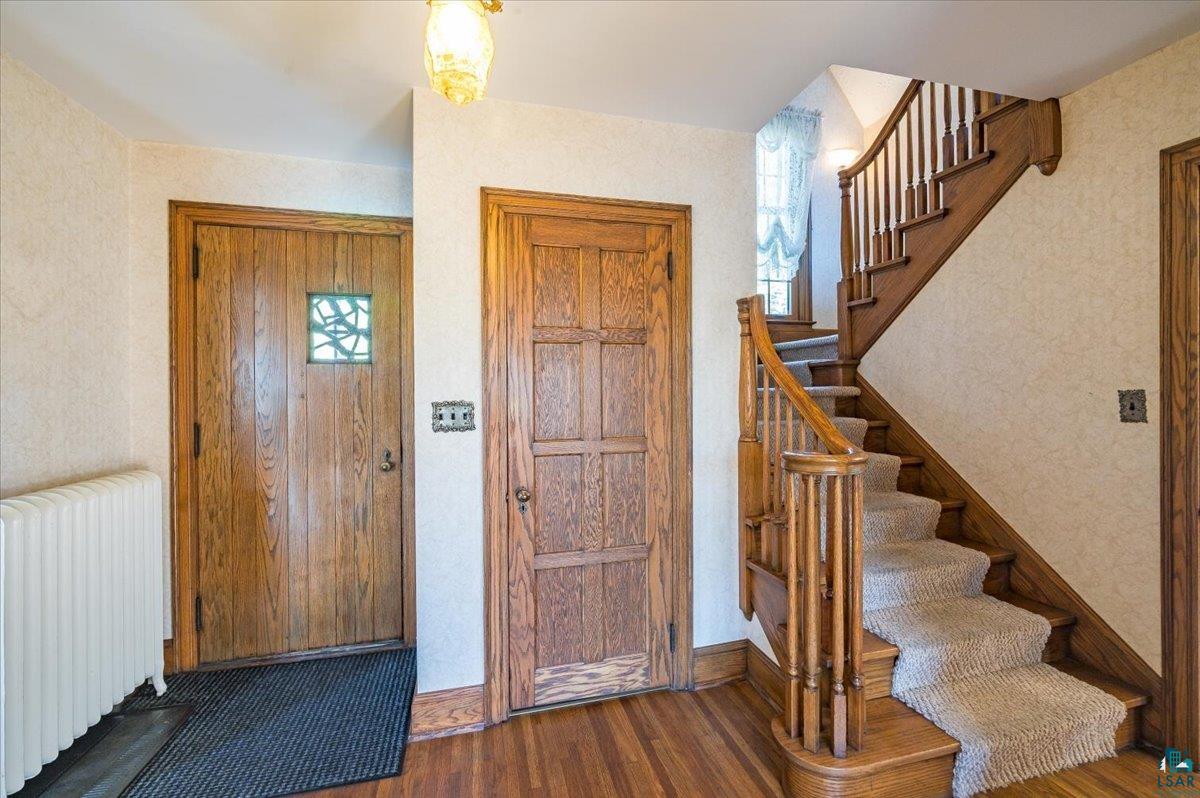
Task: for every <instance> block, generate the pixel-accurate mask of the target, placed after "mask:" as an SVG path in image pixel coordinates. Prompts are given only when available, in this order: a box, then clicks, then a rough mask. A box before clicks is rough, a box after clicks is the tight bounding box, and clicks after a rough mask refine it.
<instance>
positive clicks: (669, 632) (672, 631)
mask: <svg viewBox="0 0 1200 798" xmlns="http://www.w3.org/2000/svg"><path fill="white" fill-rule="evenodd" d="M667 637H668V638H670V642H671V653H672V654H674V653H675V624H674V623H669V624H667Z"/></svg>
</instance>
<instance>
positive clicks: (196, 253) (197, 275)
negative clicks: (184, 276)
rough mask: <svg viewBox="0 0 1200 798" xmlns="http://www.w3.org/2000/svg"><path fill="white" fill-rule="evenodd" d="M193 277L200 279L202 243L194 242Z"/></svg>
mask: <svg viewBox="0 0 1200 798" xmlns="http://www.w3.org/2000/svg"><path fill="white" fill-rule="evenodd" d="M192 279H193V280H199V279H200V245H199V244H192Z"/></svg>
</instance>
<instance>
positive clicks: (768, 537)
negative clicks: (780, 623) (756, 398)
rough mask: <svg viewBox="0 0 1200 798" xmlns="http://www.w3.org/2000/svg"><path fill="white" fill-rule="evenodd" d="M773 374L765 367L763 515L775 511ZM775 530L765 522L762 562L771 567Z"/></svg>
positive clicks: (763, 380)
mask: <svg viewBox="0 0 1200 798" xmlns="http://www.w3.org/2000/svg"><path fill="white" fill-rule="evenodd" d="M770 396H771V376H770V374H769V373H768V372H767V370H766V368H765V367H764V368H763V370H762V397H761V398H760V401H761V402H762V432H761V433H760V435H759V437H760V438H761V439H762V442H763V450H762V506H763V515H764V516H767V517H769V516H770V515H771V513H772V512H773V507H772V503H771V459H772V457H774V454H773V453H772V452H771V401H770ZM773 538H774V530H773V528H772V526H771V522H770V521H764V522H763V534H762V562H763V564H764V565H766V566H768V567H770V566H771V561H772V560H773V559H774V546H773V543H774V539H773Z"/></svg>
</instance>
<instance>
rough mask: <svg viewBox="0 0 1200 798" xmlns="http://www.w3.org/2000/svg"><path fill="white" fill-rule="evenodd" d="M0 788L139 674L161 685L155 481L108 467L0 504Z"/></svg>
mask: <svg viewBox="0 0 1200 798" xmlns="http://www.w3.org/2000/svg"><path fill="white" fill-rule="evenodd" d="M0 569H2V570H0V573H2V574H3V576H2V578H0V587H2V589H0V619H2V620H0V623H2V624H3V626H0V633H2V635H3V641H4V648H3V650H2V652H0V685H2V688H0V689H2V691H3V692H2V695H0V698H2V702H0V704H2V707H3V709H2V710H0V711H2V712H3V718H2V721H3V723H2V724H0V726H2V727H3V730H4V741H3V744H0V757H2V759H0V787H2V788H3V791H2V792H3V794H4V795H9V794H11V793H14V792H16V791H17V790H18V789H20V787H21V785H23V784H24V783H25V780H26V779H29V778H32V777H33V776H34V775H36V774H37V772H38V771H39V770H41V769H42V766H43V765H45V764H46V763H47V762H50V761H51V760H53V759H54V758H55V757H56V756H58V754H59V752H60V751H62V750H63V749H65V748H66V747H68V746H69V745H70V744H71V743H72V741H74V740H75V739H76V738H77V737H79V736H80V735H82V734H83V733H84V732H85V731H87V729H88V727H89V726H91V725H92V724H94V723H96V722H97V721H98V720H100V716H101V715H103V714H104V713H106V712H108V711H109V710H111V709H112V708H113V706H114V705H115V704H117V703H119V702H120V701H122V700H123V699H124V698H125V697H126V696H127V695H128V694H129V693H131V692H132V691H133V690H134V689H135V688H136V687H137V686H138V685H140V684H142V683H143V682H144V681H145V680H146V679H153V680H154V686H155V688H156V689H157V690H158V692H159V694H160V695H161V694H162V693H163V692H164V691H165V690H166V683H165V682H164V681H163V643H162V631H163V606H162V605H163V602H162V572H163V561H162V483H161V481H160V480H159V478H158V477H157V476H156V475H154V474H152V473H150V472H149V471H134V472H131V473H128V474H115V475H113V476H110V477H104V478H102V479H93V480H89V481H87V482H78V483H75V484H73V485H64V486H63V487H61V488H54V489H51V490H44V491H39V492H37V493H30V494H26V495H23V496H16V497H13V498H11V499H4V500H3V501H0Z"/></svg>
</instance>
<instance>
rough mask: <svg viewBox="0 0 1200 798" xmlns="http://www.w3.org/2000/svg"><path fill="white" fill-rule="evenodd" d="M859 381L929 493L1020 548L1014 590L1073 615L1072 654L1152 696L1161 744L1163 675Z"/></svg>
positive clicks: (983, 534)
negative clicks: (919, 463) (959, 506)
mask: <svg viewBox="0 0 1200 798" xmlns="http://www.w3.org/2000/svg"><path fill="white" fill-rule="evenodd" d="M855 383H856V384H857V386H858V387H859V389H860V390H861V391H862V393H861V395H860V396H859V397H858V403H859V407H860V408H861V409H862V414H863V415H867V416H871V417H874V418H877V419H881V420H883V421H887V422H888V424H889V426H888V447H889V448H892V449H894V450H896V451H903V452H905V453H907V454H916V455H920V456H921V457H923V458H924V459H925V463H924V468H922V474H921V478H922V481H923V487H924V488H925V489H926V490H928V492H930V493H937V494H940V495H943V496H948V497H950V498H954V499H962V500H964V501H965V502H966V507H964V508H963V511H962V525H963V533H964V534H965V535H966V536H967V537H969V538H973V539H976V540H982V541H985V542H987V543H991V544H992V545H994V546H1000V547H1002V548H1006V549H1011V550H1012V551H1015V552H1016V553H1017V558H1016V560H1015V561H1014V562H1013V565H1012V572H1011V574H1012V575H1011V582H1012V588H1013V590H1014V591H1016V592H1017V593H1020V594H1022V595H1025V596H1028V597H1030V598H1032V599H1035V600H1037V601H1040V602H1042V603H1044V604H1049V605H1051V606H1054V607H1060V608H1062V609H1064V610H1068V611H1070V612H1071V613H1072V614H1074V615H1075V618H1076V623H1075V628H1074V629H1073V630H1072V631H1071V651H1070V653H1071V656H1072V657H1073V658H1074V659H1076V660H1078V661H1080V662H1082V663H1084V664H1085V665H1087V666H1089V667H1091V668H1093V669H1095V670H1097V671H1100V672H1101V673H1105V674H1108V675H1109V676H1112V677H1113V678H1115V679H1118V680H1120V681H1123V682H1125V683H1126V684H1129V685H1131V686H1133V687H1136V688H1137V689H1138V690H1140V691H1141V692H1144V693H1146V694H1147V695H1149V696H1150V697H1151V701H1150V704H1149V705H1147V706H1145V707H1143V708H1142V728H1141V730H1140V733H1139V738H1140V739H1141V740H1142V741H1143V742H1145V743H1149V744H1151V745H1155V746H1157V747H1160V748H1161V747H1162V745H1163V728H1164V726H1163V724H1164V718H1163V681H1162V677H1161V676H1159V675H1158V674H1157V673H1155V672H1154V669H1153V668H1151V667H1150V666H1149V665H1148V664H1147V663H1146V661H1145V660H1144V659H1142V658H1141V657H1140V656H1139V655H1138V654H1137V652H1135V651H1134V650H1133V649H1132V648H1131V647H1130V646H1129V644H1128V643H1126V642H1125V641H1124V640H1123V639H1122V638H1121V637H1120V636H1119V635H1118V634H1117V633H1116V632H1115V631H1113V628H1112V627H1111V626H1109V625H1108V624H1107V623H1106V622H1105V621H1104V619H1103V618H1101V617H1100V615H1099V614H1098V613H1097V612H1096V611H1095V610H1093V609H1092V608H1091V607H1090V606H1089V605H1088V604H1087V602H1086V601H1084V600H1083V598H1082V597H1081V596H1080V595H1079V594H1078V593H1076V592H1075V590H1074V588H1072V587H1071V586H1070V585H1069V584H1068V583H1067V581H1066V580H1065V579H1063V578H1062V576H1060V575H1059V573H1058V572H1057V571H1055V570H1054V568H1052V567H1051V566H1050V564H1049V563H1047V562H1046V561H1045V560H1044V559H1043V558H1042V557H1041V555H1039V554H1038V553H1037V551H1035V550H1034V548H1033V547H1032V546H1031V545H1029V543H1028V542H1027V541H1026V540H1025V539H1024V538H1023V537H1021V535H1020V534H1019V533H1018V532H1017V531H1016V530H1015V529H1013V528H1012V526H1010V525H1009V524H1008V522H1007V521H1005V520H1004V518H1002V517H1001V516H1000V514H999V513H998V512H996V510H995V509H994V508H993V507H992V506H991V505H990V504H988V503H987V501H985V500H984V498H983V497H982V496H980V495H979V493H977V492H976V491H975V489H974V488H972V487H971V485H970V484H969V483H968V482H967V481H966V480H965V479H963V477H962V476H961V475H960V474H959V473H958V472H957V471H955V470H954V469H953V468H952V467H951V466H950V464H949V463H948V462H946V460H945V458H943V457H942V456H941V455H940V454H938V453H937V451H936V450H935V449H934V448H933V446H931V445H930V444H929V442H928V441H926V440H925V439H924V438H922V437H921V435H920V434H919V433H918V432H917V431H916V430H915V429H913V427H912V425H911V424H909V423H908V422H907V421H905V420H904V417H903V416H901V415H900V413H899V412H898V411H897V410H896V409H895V408H894V407H892V406H891V405H890V404H888V402H887V400H886V399H884V398H883V396H882V395H881V394H880V393H879V391H877V390H876V389H875V388H874V387H873V386H872V385H871V384H870V383H869V382H867V380H865V379H863V377H862V374H861V373H859V374H858V375H857V377H856V378H855Z"/></svg>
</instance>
